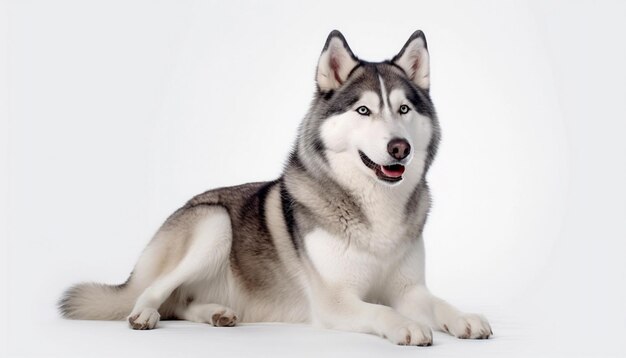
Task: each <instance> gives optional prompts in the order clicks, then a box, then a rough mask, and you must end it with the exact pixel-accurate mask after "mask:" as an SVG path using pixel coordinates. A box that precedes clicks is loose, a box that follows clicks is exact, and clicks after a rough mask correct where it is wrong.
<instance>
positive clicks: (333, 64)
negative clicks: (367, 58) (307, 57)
mask: <svg viewBox="0 0 626 358" xmlns="http://www.w3.org/2000/svg"><path fill="white" fill-rule="evenodd" d="M358 64H359V59H358V58H357V57H356V56H354V54H353V53H352V50H350V47H349V46H348V43H347V42H346V39H345V38H344V37H343V35H342V34H341V32H339V31H337V30H333V31H332V32H331V33H330V34H329V35H328V39H326V44H325V45H324V49H323V50H322V54H321V56H320V59H319V62H318V63H317V75H316V80H317V85H318V87H319V89H320V90H321V91H323V92H326V91H330V90H333V89H336V88H338V87H339V86H341V85H342V84H343V83H344V82H345V81H346V79H348V75H349V74H350V71H352V69H354V67H356V65H358Z"/></svg>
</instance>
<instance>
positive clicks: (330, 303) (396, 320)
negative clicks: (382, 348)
mask: <svg viewBox="0 0 626 358" xmlns="http://www.w3.org/2000/svg"><path fill="white" fill-rule="evenodd" d="M316 291H317V292H316V293H315V296H317V297H316V299H315V300H314V301H313V302H315V304H314V306H313V307H312V308H313V323H314V324H315V325H318V326H322V327H325V328H331V329H338V330H344V331H351V332H362V333H371V334H377V335H379V336H381V337H383V338H387V339H388V340H390V341H391V342H393V343H395V344H400V345H413V346H430V345H431V344H432V332H431V330H430V328H429V327H428V326H426V325H423V324H421V323H417V322H414V321H412V320H411V319H409V318H407V317H405V316H403V315H401V314H399V313H398V312H397V311H395V310H394V309H392V308H391V307H388V306H383V305H378V304H372V303H367V302H365V301H363V300H361V299H360V298H359V297H358V296H357V295H356V294H354V293H353V292H350V291H349V290H346V289H339V290H334V289H328V288H324V289H318V290H316Z"/></svg>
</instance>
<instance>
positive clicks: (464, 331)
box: [392, 285, 493, 339]
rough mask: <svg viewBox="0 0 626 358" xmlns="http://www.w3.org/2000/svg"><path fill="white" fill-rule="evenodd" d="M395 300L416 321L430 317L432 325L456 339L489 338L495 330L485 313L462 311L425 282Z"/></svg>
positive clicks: (405, 291) (410, 288)
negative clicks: (438, 294)
mask: <svg viewBox="0 0 626 358" xmlns="http://www.w3.org/2000/svg"><path fill="white" fill-rule="evenodd" d="M394 301H395V302H393V303H392V307H394V308H395V309H396V310H398V312H400V313H401V314H403V315H405V316H407V317H410V318H412V319H415V320H428V321H430V323H431V326H432V327H433V328H435V329H439V330H441V331H443V332H447V333H449V334H451V335H453V336H455V337H457V338H473V339H483V338H489V337H490V336H491V335H492V334H493V332H492V330H491V326H490V325H489V322H487V320H486V319H485V317H483V316H482V315H478V314H472V313H463V312H461V311H459V310H458V309H456V308H455V307H454V306H452V305H451V304H449V303H448V302H446V301H444V300H442V299H441V298H439V297H436V296H434V295H433V294H431V293H430V291H428V289H427V288H426V286H424V285H413V286H409V287H406V288H405V289H404V290H403V292H402V293H401V294H400V295H399V296H398V297H397V299H396V300H394Z"/></svg>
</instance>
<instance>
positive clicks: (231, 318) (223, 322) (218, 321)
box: [211, 308, 238, 327]
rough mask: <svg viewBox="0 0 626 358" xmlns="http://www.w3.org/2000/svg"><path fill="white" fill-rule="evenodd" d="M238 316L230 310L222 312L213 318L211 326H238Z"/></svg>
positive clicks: (216, 313)
mask: <svg viewBox="0 0 626 358" xmlns="http://www.w3.org/2000/svg"><path fill="white" fill-rule="evenodd" d="M237 320H238V318H237V315H236V314H235V312H233V311H232V310H230V309H228V308H227V309H224V310H220V311H218V312H215V313H213V315H212V316H211V324H212V325H214V326H215V327H232V326H234V325H235V324H237Z"/></svg>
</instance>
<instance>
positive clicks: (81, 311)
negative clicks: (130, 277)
mask: <svg viewBox="0 0 626 358" xmlns="http://www.w3.org/2000/svg"><path fill="white" fill-rule="evenodd" d="M129 286H130V285H129V282H126V283H123V284H121V285H105V284H100V283H79V284H77V285H74V286H72V287H70V288H69V289H68V290H67V291H65V293H64V294H63V297H61V300H59V304H58V305H59V310H60V311H61V314H62V315H63V317H65V318H69V319H89V320H123V319H126V317H127V316H128V315H129V314H130V311H131V310H132V308H133V305H134V304H135V300H136V298H137V294H136V293H135V292H134V291H135V290H132V289H131V287H129Z"/></svg>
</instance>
